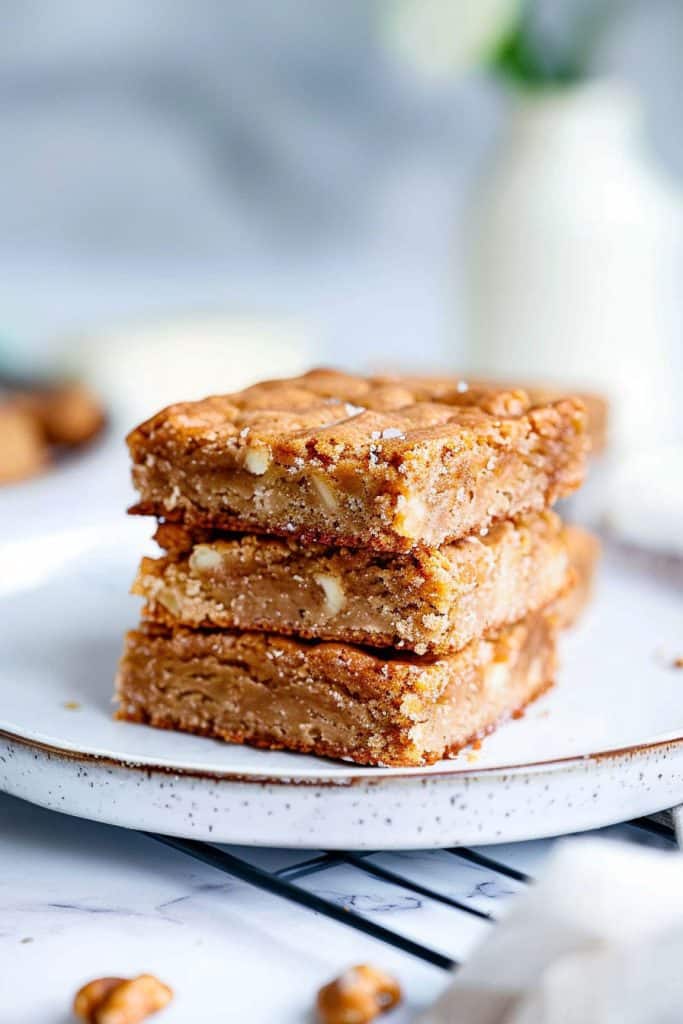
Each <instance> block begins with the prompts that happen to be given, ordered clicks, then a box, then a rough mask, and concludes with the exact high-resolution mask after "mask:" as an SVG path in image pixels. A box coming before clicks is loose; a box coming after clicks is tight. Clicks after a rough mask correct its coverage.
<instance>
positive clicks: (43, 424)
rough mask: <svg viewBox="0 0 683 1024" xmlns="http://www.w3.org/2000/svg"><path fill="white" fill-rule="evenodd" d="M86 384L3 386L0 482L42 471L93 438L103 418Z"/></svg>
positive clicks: (1, 399) (11, 480)
mask: <svg viewBox="0 0 683 1024" xmlns="http://www.w3.org/2000/svg"><path fill="white" fill-rule="evenodd" d="M105 419H106V417H105V413H104V409H103V406H102V403H101V402H100V401H99V399H98V398H97V397H96V395H95V394H94V393H93V392H92V391H90V390H89V389H88V388H86V387H84V386H83V385H82V384H79V383H77V382H64V383H60V384H55V385H46V386H39V387H35V388H21V387H13V386H7V387H4V388H2V390H0V484H9V483H15V482H17V481H19V480H25V479H27V478H28V477H32V476H35V475H36V474H37V473H40V472H42V470H44V469H45V467H46V466H47V465H49V464H51V463H52V462H53V461H54V460H55V459H56V458H58V457H59V455H60V454H61V453H63V452H64V451H66V450H69V449H74V448H78V447H80V446H81V445H86V444H88V442H90V441H92V440H93V439H94V438H95V437H97V436H98V434H99V433H100V432H101V431H102V429H103V427H104V424H105Z"/></svg>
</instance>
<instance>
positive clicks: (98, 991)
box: [74, 978, 126, 1022]
mask: <svg viewBox="0 0 683 1024" xmlns="http://www.w3.org/2000/svg"><path fill="white" fill-rule="evenodd" d="M125 980H126V979H125V978H95V980H94V981H89V982H88V983H87V985H84V986H83V988H79V990H78V992H77V993H76V997H75V999H74V1013H75V1014H76V1016H77V1017H80V1018H81V1020H85V1021H88V1022H90V1021H92V1020H94V1017H93V1014H94V1012H95V1010H96V1009H97V1008H98V1007H99V1006H101V1004H102V1003H103V1002H104V1000H105V998H106V997H107V996H108V995H109V993H110V992H111V991H112V990H113V989H115V988H117V987H118V986H119V985H121V984H123V982H124V981H125Z"/></svg>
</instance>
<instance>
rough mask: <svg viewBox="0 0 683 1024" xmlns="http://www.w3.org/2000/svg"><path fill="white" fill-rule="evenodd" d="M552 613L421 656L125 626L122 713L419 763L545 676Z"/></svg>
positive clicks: (282, 744) (481, 726)
mask: <svg viewBox="0 0 683 1024" xmlns="http://www.w3.org/2000/svg"><path fill="white" fill-rule="evenodd" d="M556 631H557V626H556V623H555V621H554V617H553V616H551V615H544V614H543V613H536V614H532V615H529V616H527V618H526V619H523V620H522V621H521V622H518V623H516V624H515V625H513V626H508V627H507V628H505V629H503V630H502V631H501V632H500V633H498V634H497V635H496V636H495V637H490V638H487V639H482V640H474V641H472V642H471V643H470V644H468V645H467V647H465V648H464V649H463V650H461V651H459V652H458V653H457V654H451V655H448V656H445V657H436V658H430V657H417V656H415V655H406V654H403V653H398V652H395V651H391V652H387V651H382V652H376V653H373V652H371V651H369V650H363V649H362V648H358V647H353V646H351V645H348V644H342V643H326V642H317V643H316V642H307V641H300V640H291V639H288V638H285V637H281V636H276V635H275V634H269V633H246V632H245V633H241V632H225V631H221V632H193V631H191V630H185V629H178V630H176V631H174V632H171V631H169V630H167V629H165V628H163V627H159V626H147V627H146V628H143V629H142V630H139V631H134V632H131V633H129V634H128V637H127V642H126V649H125V652H124V655H123V658H122V660H121V664H120V669H119V675H118V680H117V696H118V699H119V702H120V704H119V710H118V713H117V715H118V717H119V718H122V719H127V720H128V721H134V722H146V723H148V724H149V725H153V726H157V727H160V728H165V729H180V730H182V731H185V732H191V733H197V734H200V735H204V736H213V737H216V738H219V739H222V740H227V741H229V742H232V743H247V744H251V745H253V746H258V747H268V748H271V749H283V748H284V749H287V750H296V751H302V752H306V753H311V754H318V755H321V756H326V757H335V758H345V759H348V760H351V761H356V762H358V763H359V764H373V765H420V764H430V763H433V762H434V761H438V760H439V759H440V758H442V757H448V756H450V755H452V754H454V753H456V752H457V751H458V750H460V749H461V748H462V747H463V746H465V745H467V744H468V743H469V742H471V741H472V740H475V739H476V738H478V737H480V736H482V735H484V734H485V733H487V732H489V731H491V730H492V729H493V728H494V727H495V726H496V724H497V723H498V722H500V721H501V720H502V719H505V718H507V717H509V716H510V715H511V714H512V713H513V712H515V711H517V710H519V709H521V708H523V707H524V706H525V705H526V704H528V703H529V701H531V700H533V699H534V698H535V697H537V696H538V695H539V694H540V693H542V692H543V691H544V690H545V689H547V688H548V687H549V686H550V685H551V684H552V682H553V677H554V672H555V635H556Z"/></svg>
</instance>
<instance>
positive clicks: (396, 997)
mask: <svg viewBox="0 0 683 1024" xmlns="http://www.w3.org/2000/svg"><path fill="white" fill-rule="evenodd" d="M400 1002H401V986H400V985H399V984H398V982H397V981H396V979H395V978H392V977H391V976H390V975H388V974H385V973H384V972H383V971H378V970H377V968H375V967H370V966H369V965H368V964H359V965H358V966H357V967H350V968H349V969H348V971H344V973H343V974H342V975H341V976H340V977H339V978H336V979H335V980H334V981H331V982H330V983H329V985H325V986H324V987H323V988H321V989H320V991H319V992H318V1001H317V1006H318V1018H319V1020H320V1021H321V1024H369V1022H370V1021H373V1020H374V1019H375V1017H377V1016H378V1015H379V1014H380V1013H384V1011H385V1010H391V1009H392V1007H394V1006H397V1005H398V1003H400Z"/></svg>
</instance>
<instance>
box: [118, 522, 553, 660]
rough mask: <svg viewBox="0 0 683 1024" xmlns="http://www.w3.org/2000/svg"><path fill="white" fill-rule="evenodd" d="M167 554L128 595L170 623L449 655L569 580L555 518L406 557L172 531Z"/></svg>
mask: <svg viewBox="0 0 683 1024" xmlns="http://www.w3.org/2000/svg"><path fill="white" fill-rule="evenodd" d="M157 540H158V541H159V543H160V544H161V546H162V547H165V548H166V549H167V554H166V557H164V558H160V559H151V558H144V559H143V560H142V563H141V566H140V570H139V572H138V576H137V579H136V581H135V584H134V587H133V592H134V593H136V594H140V595H141V596H143V597H144V598H146V602H147V603H146V607H145V611H144V617H145V618H146V619H147V620H148V621H152V622H157V623H160V624H163V625H166V626H171V627H173V626H186V627H191V628H198V627H201V628H209V629H216V628H219V629H224V628H226V629H246V630H265V631H267V632H273V633H284V634H292V635H297V636H301V637H310V638H318V639H322V640H337V641H343V642H346V643H358V644H366V645H369V646H373V647H396V648H403V649H407V650H410V651H414V652H416V653H417V654H427V653H429V654H447V653H449V652H452V651H457V650H460V649H461V648H463V647H464V646H465V645H466V644H468V643H469V642H470V641H471V640H473V639H474V638H476V637H480V636H483V635H486V634H488V633H489V632H490V631H492V630H497V629H499V628H500V627H501V626H504V625H506V624H508V623H512V622H517V621H518V620H519V619H521V618H523V617H524V616H525V615H527V614H528V613H529V612H533V611H536V610H537V609H539V608H541V607H543V606H544V605H546V604H548V603H549V602H550V601H552V600H553V598H555V597H556V596H557V594H558V593H559V591H560V590H561V589H562V588H563V587H564V586H565V584H566V582H567V573H568V563H569V556H568V549H567V542H566V538H565V532H564V529H563V526H562V523H561V522H560V520H559V518H558V516H557V515H555V513H553V512H550V511H547V512H543V513H539V514H536V515H528V516H521V517H519V518H517V519H516V520H512V521H506V522H502V523H498V524H496V525H495V526H494V527H492V528H491V529H490V530H489V531H486V532H485V533H484V535H483V536H482V535H479V534H476V535H472V536H470V537H467V538H465V539H464V540H462V541H459V542H457V543H453V544H446V545H444V546H443V547H442V548H438V549H437V548H420V549H417V550H415V551H414V552H412V553H411V554H408V555H387V554H382V553H377V552H372V551H367V550H351V549H337V548H331V547H326V546H322V545H315V544H314V545H303V544H301V543H299V542H296V541H293V540H291V541H287V540H282V539H279V538H266V537H258V536H248V535H247V536H229V535H223V536H222V537H221V536H220V535H215V534H211V533H208V532H205V533H204V534H203V535H202V534H201V532H200V534H199V535H197V533H196V531H195V532H194V533H193V535H190V534H189V533H188V532H186V531H185V530H184V529H183V528H181V527H178V526H175V525H171V524H167V525H165V526H161V527H160V528H159V530H158V532H157Z"/></svg>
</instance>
